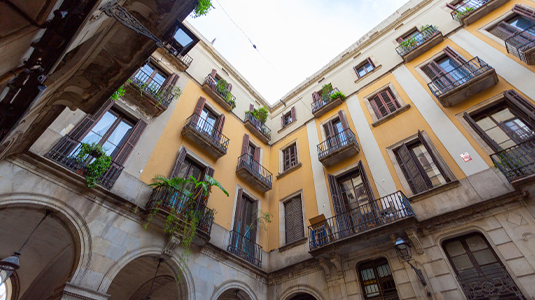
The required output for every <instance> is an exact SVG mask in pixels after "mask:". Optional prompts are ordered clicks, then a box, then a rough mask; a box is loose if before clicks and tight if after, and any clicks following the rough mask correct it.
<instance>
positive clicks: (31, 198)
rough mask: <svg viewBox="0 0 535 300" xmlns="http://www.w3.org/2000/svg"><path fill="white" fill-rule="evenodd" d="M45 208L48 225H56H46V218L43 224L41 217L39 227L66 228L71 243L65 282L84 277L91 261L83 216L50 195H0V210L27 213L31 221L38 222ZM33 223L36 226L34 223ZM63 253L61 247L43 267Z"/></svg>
mask: <svg viewBox="0 0 535 300" xmlns="http://www.w3.org/2000/svg"><path fill="white" fill-rule="evenodd" d="M45 209H49V210H52V211H53V215H52V217H51V218H52V219H53V220H54V221H55V222H53V223H52V224H56V225H50V221H48V223H46V224H45V222H47V221H46V220H45V222H43V225H42V226H56V228H63V229H64V230H65V231H66V234H68V235H69V236H68V238H67V239H68V240H69V239H70V241H71V242H72V247H73V249H72V260H70V267H69V268H68V272H67V274H66V278H69V279H68V281H70V282H71V283H74V282H77V281H79V280H81V278H82V277H84V275H85V272H86V271H87V269H88V266H89V263H90V260H91V248H92V246H91V243H92V241H91V234H90V230H89V227H88V226H87V223H86V222H85V220H84V218H83V217H82V216H81V215H80V214H79V213H78V212H77V211H76V210H75V209H74V208H73V207H71V206H70V205H68V204H67V203H65V202H63V201H61V200H59V199H57V198H54V197H49V196H46V195H41V194H30V193H13V194H3V195H0V211H4V210H6V211H7V210H10V211H13V212H19V213H25V214H31V215H32V220H34V219H36V221H38V219H40V218H41V216H43V215H44V211H45ZM10 213H11V212H10ZM49 218H50V217H49ZM35 225H37V223H36V224H35ZM32 226H33V225H32ZM58 226H59V227H58ZM25 234H26V233H25ZM28 234H29V233H28ZM34 237H35V236H34V235H33V236H32V240H34ZM14 250H17V249H14ZM64 250H65V249H64ZM25 251H28V250H27V249H26V248H25V249H24V250H23V251H22V256H21V265H22V263H23V262H24V252H25ZM65 253H66V252H65V251H63V250H62V252H60V253H59V254H58V255H59V256H57V257H54V258H53V259H54V261H50V262H49V263H48V264H47V265H45V268H48V267H52V265H54V263H55V262H56V261H57V262H59V261H61V260H62V259H63V256H64V255H65ZM26 257H28V256H26ZM26 259H28V258H26ZM62 263H65V264H66V265H69V263H66V262H64V261H62ZM20 271H21V269H19V272H20ZM42 275H43V274H38V275H37V277H36V278H35V280H34V281H32V282H31V285H33V284H36V282H35V281H36V280H41V279H42ZM31 285H30V286H31Z"/></svg>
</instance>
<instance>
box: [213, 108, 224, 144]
mask: <svg viewBox="0 0 535 300" xmlns="http://www.w3.org/2000/svg"><path fill="white" fill-rule="evenodd" d="M223 125H225V115H224V114H220V115H219V116H218V117H217V127H216V129H217V130H216V132H215V133H216V134H221V132H223ZM218 140H219V139H218Z"/></svg>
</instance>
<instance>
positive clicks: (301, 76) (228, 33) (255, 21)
mask: <svg viewBox="0 0 535 300" xmlns="http://www.w3.org/2000/svg"><path fill="white" fill-rule="evenodd" d="M212 2H213V4H214V6H215V9H213V10H211V11H210V12H209V13H208V15H207V16H204V17H200V18H197V19H192V18H189V19H188V22H190V23H191V24H192V25H193V26H194V27H195V28H196V29H197V30H198V31H199V32H200V33H201V34H203V35H204V36H205V37H206V39H207V40H209V41H211V40H213V39H214V38H217V40H216V42H215V44H214V46H215V48H216V49H217V50H218V51H219V52H220V53H221V54H222V55H223V56H224V57H225V58H226V59H227V60H228V61H229V62H230V63H231V64H232V65H233V66H234V67H235V68H236V69H237V70H238V71H239V72H240V73H241V74H242V75H243V76H244V77H245V78H246V79H247V80H248V81H249V82H250V83H251V84H252V85H253V86H254V87H255V88H256V89H257V90H258V91H259V92H260V94H262V96H264V98H265V99H266V100H267V101H268V102H270V103H274V102H276V101H278V100H279V99H280V98H281V97H282V96H283V95H284V94H286V93H287V92H288V91H289V90H291V89H292V88H294V87H295V86H296V85H298V84H299V83H300V82H302V81H303V80H305V79H306V77H307V76H310V75H311V74H312V73H314V72H316V71H317V70H319V69H320V68H321V67H323V66H324V65H325V64H327V63H328V62H329V61H330V60H331V59H333V58H334V57H335V56H336V55H338V54H340V53H341V52H342V51H343V50H345V49H346V48H347V47H349V46H350V45H351V44H353V43H354V42H356V41H357V40H358V39H359V38H360V37H361V36H363V35H364V34H365V33H366V32H368V31H369V30H371V29H372V28H373V27H374V26H375V25H377V24H379V23H380V22H381V21H382V20H384V19H385V18H386V17H388V16H389V15H390V14H392V13H393V12H394V11H395V10H396V9H398V8H399V7H401V5H403V4H404V3H405V2H406V0H380V1H377V0H358V1H354V0H353V1H351V0H331V1H321V0H269V1H259V0H217V1H216V0H212ZM219 3H220V4H221V5H222V6H223V7H224V9H225V10H226V11H227V12H228V14H229V15H230V16H231V17H232V19H233V20H234V22H235V23H236V24H237V25H238V26H239V27H240V28H241V29H242V30H243V31H244V32H245V33H246V34H247V36H249V38H250V39H251V40H252V41H253V43H255V45H256V46H257V49H258V51H256V50H255V49H254V48H253V46H252V45H251V43H250V42H249V41H248V40H247V38H246V37H245V35H244V34H243V33H242V32H241V31H240V30H239V29H238V28H237V27H236V26H235V25H234V24H233V23H232V21H230V19H229V18H228V17H227V16H226V14H225V13H224V12H223V9H222V8H221V7H220V6H219Z"/></svg>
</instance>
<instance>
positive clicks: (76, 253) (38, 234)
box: [0, 206, 80, 300]
mask: <svg viewBox="0 0 535 300" xmlns="http://www.w3.org/2000/svg"><path fill="white" fill-rule="evenodd" d="M44 215H45V208H44V207H42V206H28V207H22V206H20V207H17V206H4V207H0V228H1V230H0V241H2V242H1V243H0V259H3V258H5V257H8V256H10V255H12V254H13V252H14V251H18V250H19V249H20V247H21V246H22V245H23V244H24V242H25V241H26V239H27V238H28V236H29V235H30V233H31V232H32V230H34V228H35V227H36V225H37V224H38V223H39V221H41V220H42V219H43V217H44ZM78 241H79V240H78V233H77V232H76V231H75V229H74V226H73V224H71V223H70V221H69V220H68V219H67V218H66V217H65V216H64V215H62V214H61V213H60V212H53V213H52V215H50V216H48V217H47V218H46V219H44V221H43V222H42V223H41V225H39V227H37V229H36V230H35V232H34V233H33V235H32V236H31V238H30V239H29V240H28V242H27V243H26V245H25V246H24V248H23V249H22V251H21V253H22V254H21V256H20V268H19V269H18V270H17V271H16V273H15V274H14V275H12V276H11V278H10V280H9V281H8V283H7V285H6V286H5V290H6V293H5V300H12V299H15V298H17V295H18V298H17V299H18V300H30V299H48V298H49V297H52V296H54V295H57V294H59V293H61V291H62V289H63V286H64V285H65V283H66V282H69V281H70V280H71V278H72V276H73V274H74V272H75V271H76V268H77V264H78V261H79V257H80V244H79V242H78Z"/></svg>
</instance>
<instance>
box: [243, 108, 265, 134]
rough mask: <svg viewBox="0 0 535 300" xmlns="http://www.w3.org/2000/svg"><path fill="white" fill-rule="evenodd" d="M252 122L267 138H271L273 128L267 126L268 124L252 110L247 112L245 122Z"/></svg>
mask: <svg viewBox="0 0 535 300" xmlns="http://www.w3.org/2000/svg"><path fill="white" fill-rule="evenodd" d="M247 121H249V122H251V124H252V125H253V126H254V127H255V128H256V130H258V131H259V132H261V133H262V134H263V135H264V136H265V137H266V138H268V139H271V130H270V129H269V128H268V127H267V126H266V124H264V123H262V122H260V121H259V120H258V119H257V118H256V117H255V116H254V115H253V114H252V113H251V112H246V113H245V122H247Z"/></svg>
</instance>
